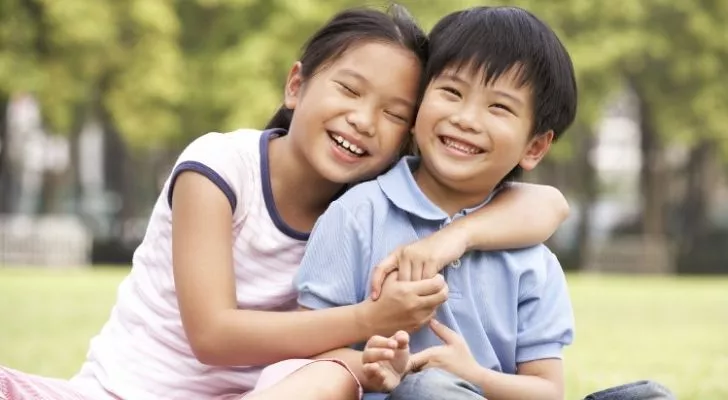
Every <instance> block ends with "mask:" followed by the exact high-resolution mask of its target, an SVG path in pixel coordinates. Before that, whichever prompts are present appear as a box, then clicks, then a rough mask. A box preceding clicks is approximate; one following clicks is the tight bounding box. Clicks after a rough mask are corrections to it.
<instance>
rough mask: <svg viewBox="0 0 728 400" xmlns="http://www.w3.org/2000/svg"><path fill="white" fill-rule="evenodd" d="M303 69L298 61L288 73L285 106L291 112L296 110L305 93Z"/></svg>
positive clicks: (284, 97)
mask: <svg viewBox="0 0 728 400" xmlns="http://www.w3.org/2000/svg"><path fill="white" fill-rule="evenodd" d="M301 68H302V64H301V62H300V61H296V62H295V63H294V64H293V66H292V67H291V70H290V71H289V72H288V78H287V79H286V92H285V93H284V95H283V105H285V106H286V108H288V109H290V110H293V109H295V108H296V105H298V102H299V101H300V99H301V94H302V92H303V75H301Z"/></svg>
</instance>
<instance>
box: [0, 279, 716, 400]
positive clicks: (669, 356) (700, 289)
mask: <svg viewBox="0 0 728 400" xmlns="http://www.w3.org/2000/svg"><path fill="white" fill-rule="evenodd" d="M124 273H125V270H123V269H93V270H90V269H78V270H71V271H68V270H63V271H54V270H41V269H0V315H2V316H3V318H2V322H1V323H0V364H3V365H6V366H10V367H13V368H17V369H21V370H24V371H28V372H33V373H38V374H44V375H50V376H56V377H70V376H71V375H72V374H73V373H74V372H75V371H76V370H77V368H78V367H79V366H80V364H81V361H82V360H83V358H84V355H85V351H86V347H87V345H88V340H89V339H90V338H91V336H92V335H93V334H94V333H95V332H96V331H98V329H99V328H100V327H101V325H102V323H103V322H104V320H105V319H106V318H107V316H108V314H109V310H110V306H111V304H113V301H114V298H115V295H116V286H117V284H118V283H119V281H120V280H121V278H122V277H123V276H124ZM569 282H570V287H571V293H572V299H573V303H574V307H575V312H576V319H577V331H576V342H575V344H574V345H573V346H571V347H570V348H568V350H567V354H566V366H567V382H568V397H567V398H568V399H578V398H581V397H583V396H584V395H585V394H587V393H590V392H592V391H595V390H598V389H600V388H603V387H607V386H612V385H617V384H619V383H623V382H627V381H632V380H637V379H646V378H649V379H656V380H658V381H660V382H662V383H663V384H665V385H667V386H668V387H670V388H671V389H672V390H673V391H674V392H675V393H676V394H677V395H678V398H680V399H681V400H688V399H701V400H705V399H707V400H712V399H716V400H718V399H725V398H728V379H726V378H728V279H726V278H656V277H630V276H620V277H611V276H610V277H605V276H594V275H584V276H577V275H572V276H570V277H569Z"/></svg>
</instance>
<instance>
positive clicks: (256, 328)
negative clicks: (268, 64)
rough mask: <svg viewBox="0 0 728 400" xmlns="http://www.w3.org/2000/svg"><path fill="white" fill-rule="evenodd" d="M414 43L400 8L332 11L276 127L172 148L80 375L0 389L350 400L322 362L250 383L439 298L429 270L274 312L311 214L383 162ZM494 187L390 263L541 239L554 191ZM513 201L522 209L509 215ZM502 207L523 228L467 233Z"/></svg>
mask: <svg viewBox="0 0 728 400" xmlns="http://www.w3.org/2000/svg"><path fill="white" fill-rule="evenodd" d="M426 54H427V40H426V37H425V35H424V33H423V32H422V31H421V30H420V28H418V27H417V25H416V24H415V23H414V22H413V21H412V20H411V19H410V18H409V17H408V16H406V15H405V14H404V13H403V12H401V11H396V10H395V12H394V13H393V15H392V16H389V15H387V14H384V13H381V12H377V11H372V10H362V9H358V10H349V11H344V12H342V13H340V14H339V15H337V16H336V17H334V18H333V19H332V20H331V21H330V22H329V23H328V24H327V25H326V26H324V27H323V28H322V29H321V30H319V31H318V32H317V33H316V34H315V35H314V36H313V37H312V38H311V39H310V40H309V42H308V44H307V46H306V47H305V50H304V52H303V56H302V58H301V60H300V61H299V62H297V63H295V64H294V65H293V68H292V69H291V71H290V73H289V76H288V80H287V84H286V90H285V96H284V107H282V108H281V110H280V111H279V113H278V114H277V115H276V117H274V119H273V120H272V122H271V125H272V126H271V128H276V129H268V130H266V131H263V132H260V131H255V130H239V131H236V132H232V133H227V134H221V133H210V134H207V135H204V136H202V137H200V138H198V139H197V140H195V141H194V142H193V143H191V144H190V145H189V146H188V147H187V148H186V149H185V150H184V152H183V153H182V154H181V155H180V157H179V159H178V161H177V163H176V165H175V168H174V170H173V172H172V174H171V176H170V178H169V180H168V181H167V183H166V184H165V186H164V188H163V190H162V193H161V195H160V197H159V199H158V201H157V203H156V204H155V207H154V210H153V211H152V215H151V219H150V222H149V225H148V228H147V232H146V235H145V237H144V240H143V242H142V244H141V245H140V246H139V248H138V249H137V251H136V252H135V254H134V260H133V268H132V270H131V272H130V274H129V276H128V277H127V278H126V279H125V280H124V281H123V282H122V283H121V285H120V286H119V291H118V297H117V302H116V304H115V306H114V308H113V309H112V312H111V316H110V318H109V320H108V322H107V323H106V324H105V325H104V327H103V328H102V330H101V332H100V333H99V334H98V335H97V336H96V337H95V338H93V339H92V341H91V345H90V350H89V352H88V356H87V360H86V362H85V363H84V365H83V366H82V368H81V371H80V372H79V373H78V374H77V375H76V376H75V377H74V378H72V379H71V381H70V383H67V382H62V381H55V380H53V381H51V380H47V379H43V378H38V377H32V376H29V375H25V374H22V373H19V372H17V371H12V370H9V369H0V393H2V394H4V395H5V396H6V398H10V399H17V398H23V396H28V397H32V398H41V399H43V398H54V399H58V398H64V399H65V398H73V399H119V398H121V399H160V398H185V399H189V398H195V399H205V398H220V397H227V396H230V397H235V398H237V397H240V396H241V395H243V394H244V393H246V392H249V391H251V390H252V389H254V388H255V387H256V382H258V384H259V386H258V389H256V390H255V391H254V392H253V394H249V395H248V396H246V399H253V398H256V397H258V398H278V399H280V398H294V397H295V398H297V399H307V398H316V399H322V398H324V399H325V398H346V397H356V396H357V391H358V388H356V387H354V385H353V384H352V383H351V382H352V380H351V379H350V377H349V376H348V372H347V370H346V369H345V368H342V366H341V365H340V364H338V363H337V362H336V361H332V362H328V361H326V360H319V362H314V361H295V362H284V363H282V364H279V365H274V366H272V367H270V369H269V370H267V371H266V375H265V378H266V379H260V381H259V377H260V375H261V369H262V367H261V366H265V365H268V364H271V363H275V362H278V361H280V360H287V359H301V358H304V359H305V358H307V357H311V356H312V355H316V354H320V353H323V352H325V351H327V350H331V349H335V348H339V347H343V346H347V345H350V344H353V343H356V342H361V341H364V340H366V339H367V338H369V337H370V336H372V335H373V334H375V333H376V334H381V333H383V332H394V331H396V330H400V329H405V330H412V329H415V328H417V327H419V326H421V325H423V324H424V323H426V322H427V321H428V320H429V319H430V316H431V315H432V313H433V312H434V310H435V308H436V307H437V306H438V305H439V304H441V303H442V302H443V301H445V300H446V298H447V289H446V288H445V286H444V282H443V281H442V279H441V278H439V277H435V278H431V279H424V280H419V281H413V282H410V283H409V284H408V286H407V290H400V291H397V292H396V293H395V292H391V293H388V292H387V291H383V292H380V293H379V295H378V298H377V299H376V301H374V300H368V301H366V302H364V303H361V304H358V305H356V306H351V307H340V308H335V309H330V310H325V311H311V312H283V311H292V310H294V309H295V308H296V293H295V291H294V288H293V285H292V278H293V275H294V274H295V272H296V269H297V267H298V263H299V261H300V259H301V257H302V255H303V251H304V247H305V244H306V240H307V238H308V232H309V231H310V230H311V228H312V226H313V224H314V222H315V221H316V219H317V218H318V217H319V216H320V215H321V214H322V213H323V211H324V210H325V209H326V208H327V206H328V204H329V203H330V202H331V201H332V199H334V198H336V196H337V195H338V194H339V193H341V192H342V191H343V190H345V188H346V185H347V184H350V183H352V182H358V181H361V180H364V179H368V178H372V177H374V176H376V175H377V174H379V173H381V172H382V171H383V170H385V169H386V168H388V167H389V166H390V165H391V164H392V162H393V161H394V160H396V159H397V158H398V156H399V154H400V149H402V148H403V146H404V142H405V138H406V137H407V136H408V134H407V133H408V130H409V129H410V126H411V123H412V121H413V119H414V114H415V106H416V103H417V101H418V89H419V77H420V71H421V68H422V65H423V64H424V61H425V58H426ZM281 128H282V129H281ZM499 197H500V198H499V199H498V200H495V201H494V202H493V203H492V206H489V208H488V209H487V210H485V209H484V210H483V211H481V212H479V213H474V214H473V215H472V216H471V217H466V218H464V219H463V222H462V223H460V224H453V226H452V227H451V228H447V229H445V230H443V231H442V232H441V233H440V236H439V237H438V238H437V240H435V241H432V240H430V239H426V240H430V242H429V244H428V248H425V249H423V250H424V251H423V252H420V251H411V249H409V250H408V248H404V249H402V250H401V251H400V252H398V254H397V255H396V257H395V258H396V261H397V262H396V263H395V264H398V265H407V266H411V267H407V268H408V271H409V270H411V271H414V272H413V273H412V274H411V276H413V277H414V278H417V277H418V274H419V276H420V277H421V271H422V269H425V268H430V267H431V266H432V265H437V267H436V268H438V269H439V268H441V267H442V265H444V264H445V263H447V261H448V260H447V259H450V258H451V259H455V258H457V257H459V256H460V255H461V254H462V252H464V251H465V250H466V249H467V248H468V247H473V246H475V247H477V248H482V249H491V248H503V247H516V246H525V245H528V244H531V243H538V242H541V241H543V240H544V239H546V238H547V237H548V236H549V235H550V234H551V233H552V232H553V231H554V230H555V227H556V226H557V225H558V223H560V221H561V219H562V218H563V213H562V212H561V209H562V206H561V205H562V204H563V203H562V202H563V199H562V198H561V196H560V194H558V193H556V192H554V190H553V189H550V188H543V187H538V186H532V185H519V186H517V187H514V188H513V189H511V190H510V191H507V192H506V193H504V194H503V195H501V196H499ZM544 200H546V201H544ZM524 204H525V205H524ZM522 209H530V210H534V211H533V212H532V214H530V215H528V216H523V215H522V214H518V213H521V211H520V210H522ZM553 209H557V212H554V211H553ZM516 210H518V211H516ZM508 214H512V218H528V221H529V224H528V225H526V224H514V223H512V222H511V223H509V224H502V225H499V226H498V228H499V229H500V231H499V232H495V230H490V231H489V232H488V233H489V234H487V235H485V234H483V233H482V232H484V231H487V226H488V225H491V224H494V223H499V222H501V221H502V220H505V219H506V217H507V216H508ZM512 218H511V219H509V220H510V221H513V219H512ZM466 220H467V221H466ZM476 224H477V225H476ZM509 227H514V228H511V229H508V228H509ZM331 245H332V246H335V245H336V243H331ZM413 246H417V244H415V245H413ZM446 246H449V248H448V249H447V250H446V251H443V250H442V249H443V248H446ZM451 248H452V249H454V250H451ZM453 253H458V254H453ZM433 260H434V261H433ZM443 260H445V261H444V262H443ZM389 264H390V268H389V269H387V270H386V271H389V270H391V264H392V263H389ZM438 264H439V265H438ZM386 271H385V272H386ZM417 271H420V272H419V273H418V272H417ZM294 371H295V373H294ZM320 374H326V375H327V376H328V377H329V381H328V382H327V383H328V384H327V386H326V387H325V388H321V387H313V386H312V387H309V388H305V389H300V390H297V391H296V392H295V393H290V392H286V390H287V388H290V387H298V386H300V385H299V384H300V383H301V382H306V379H307V376H319V375H320ZM288 375H290V377H287V376H288ZM286 377H287V378H286ZM284 378H285V380H284V381H283V383H284V384H281V385H275V386H274V387H272V388H269V389H265V387H266V386H269V385H270V383H271V382H277V381H280V380H282V379H284ZM289 382H290V383H292V385H287V384H286V383H289Z"/></svg>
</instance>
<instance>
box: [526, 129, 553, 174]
mask: <svg viewBox="0 0 728 400" xmlns="http://www.w3.org/2000/svg"><path fill="white" fill-rule="evenodd" d="M553 141H554V131H552V130H549V131H548V132H546V133H541V134H537V135H536V136H534V137H533V138H532V139H531V140H530V141H529V142H528V145H526V151H525V153H524V154H523V157H522V158H521V162H519V163H518V165H520V166H521V168H523V169H524V170H526V171H530V170H532V169H534V168H536V166H537V165H538V163H539V162H541V160H542V159H543V158H544V156H545V155H546V153H548V151H549V149H550V148H551V143H553Z"/></svg>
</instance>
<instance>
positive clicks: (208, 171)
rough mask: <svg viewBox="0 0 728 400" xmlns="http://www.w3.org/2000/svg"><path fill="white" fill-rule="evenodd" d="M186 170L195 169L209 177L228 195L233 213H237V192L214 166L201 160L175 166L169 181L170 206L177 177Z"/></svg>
mask: <svg viewBox="0 0 728 400" xmlns="http://www.w3.org/2000/svg"><path fill="white" fill-rule="evenodd" d="M185 171H195V172H197V173H200V174H202V175H204V176H205V177H207V179H209V180H211V181H212V183H214V184H215V185H216V186H217V187H218V188H220V190H222V192H223V193H224V194H225V197H227V199H228V201H229V202H230V207H232V211H233V213H235V208H236V207H237V205H238V199H237V198H236V197H235V193H234V192H233V190H232V189H231V188H230V185H228V184H227V182H225V180H224V179H222V177H221V176H220V174H218V173H217V172H215V170H213V169H212V168H210V167H208V166H207V165H205V164H203V163H201V162H199V161H183V162H181V163H179V165H177V167H175V169H174V171H173V172H172V178H171V180H170V182H169V190H167V203H168V204H169V207H170V208H171V207H172V192H173V190H174V184H175V182H176V181H177V177H178V176H179V174H181V173H182V172H185Z"/></svg>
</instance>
